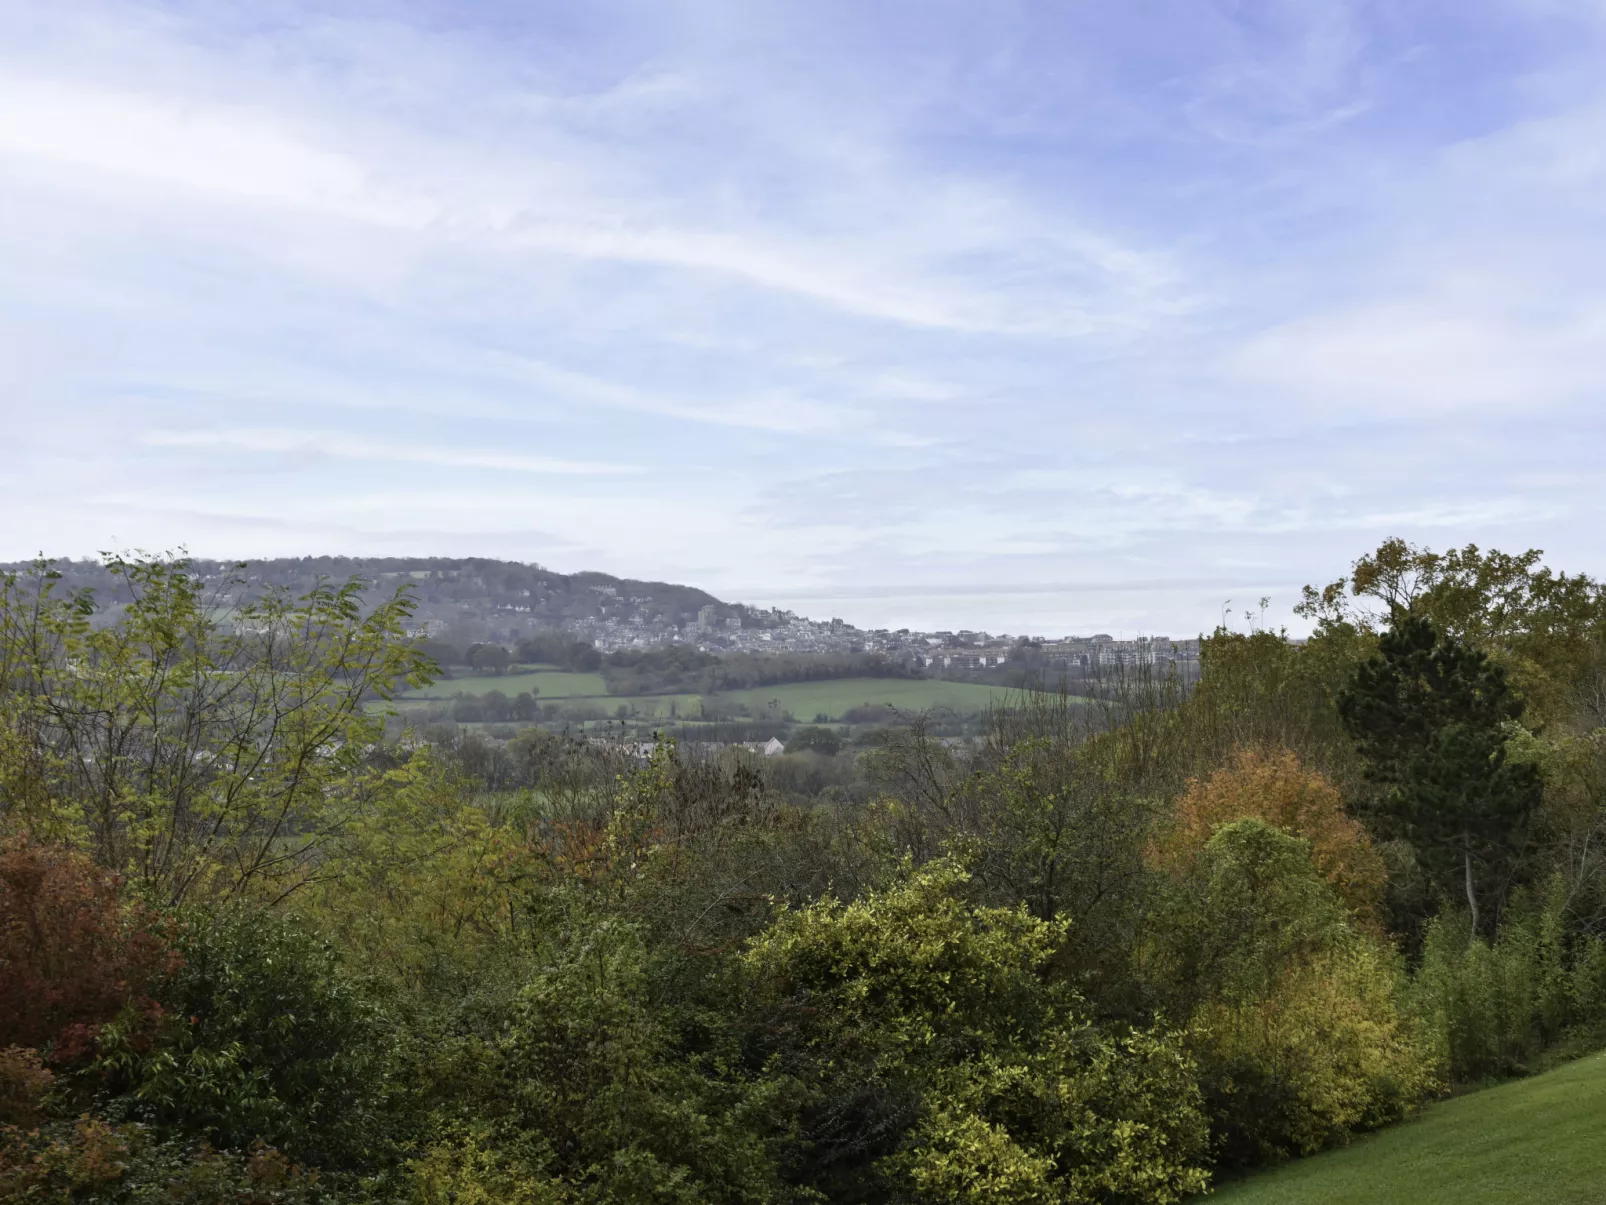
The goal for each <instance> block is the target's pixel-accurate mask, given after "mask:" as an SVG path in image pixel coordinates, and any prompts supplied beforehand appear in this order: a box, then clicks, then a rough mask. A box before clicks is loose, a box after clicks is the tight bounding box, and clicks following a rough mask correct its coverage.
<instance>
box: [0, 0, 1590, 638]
mask: <svg viewBox="0 0 1606 1205" xmlns="http://www.w3.org/2000/svg"><path fill="white" fill-rule="evenodd" d="M1603 61H1606V3H1602V2H1601V0H1587V2H1586V0H1577V2H1568V0H1488V2H1480V0H1461V2H1450V0H1444V2H1435V0H1423V2H1421V3H1409V2H1404V0H1401V2H1379V3H1341V2H1337V0H1289V2H1286V3H1280V2H1273V0H1266V2H1262V3H1250V2H1244V3H1228V2H1225V0H1175V2H1170V0H1152V2H1145V3H1139V4H1108V3H1079V2H1075V0H1040V2H1037V3H1024V2H1021V3H1006V2H989V0H967V2H964V3H944V2H942V0H910V2H907V3H905V2H903V0H877V2H876V3H873V4H865V3H863V2H862V0H853V2H836V0H806V2H797V3H768V2H765V0H723V2H719V3H715V2H712V0H703V2H691V3H676V2H675V0H639V2H615V0H585V2H584V3H576V2H572V0H571V2H570V3H562V4H559V3H528V2H526V3H512V2H507V3H456V4H444V3H440V4H422V3H416V4H388V3H380V2H377V0H376V2H373V3H353V4H338V5H337V4H323V5H302V4H294V3H250V2H246V0H230V2H227V3H215V4H213V3H173V4H150V3H146V4H133V3H116V2H112V3H101V2H99V0H72V2H71V3H62V4H43V3H39V2H38V0H0V404H3V408H4V424H5V430H6V433H7V443H8V444H9V446H10V453H11V454H10V455H9V456H7V457H6V458H5V461H4V464H3V465H0V514H3V516H4V520H5V521H4V523H3V524H0V557H22V556H27V555H31V554H33V553H35V552H37V551H40V550H43V551H46V552H48V553H51V554H55V555H73V556H82V555H86V554H89V553H93V552H95V551H97V550H101V549H110V548H127V547H143V548H148V549H165V548H173V547H177V546H179V545H184V546H187V547H188V548H189V549H190V550H192V551H193V552H195V553H197V554H200V555H219V556H221V555H235V556H246V557H250V556H266V555H286V554H301V553H308V552H348V553H375V554H403V553H417V554H439V555H468V554H472V555H486V556H500V557H508V558H514V559H519V560H539V561H540V562H542V563H544V564H547V565H550V566H552V567H554V568H558V569H562V570H566V571H572V570H575V569H582V568H588V569H601V570H604V571H607V572H613V573H619V574H626V575H630V576H640V577H661V578H667V579H671V580H677V581H686V582H691V583H695V584H697V585H701V586H704V587H706V588H708V589H710V590H713V591H714V592H716V593H718V594H720V595H722V596H724V597H729V598H737V599H742V600H746V601H751V602H756V603H763V604H771V603H776V604H781V605H787V606H792V607H796V608H798V609H800V610H802V611H804V612H805V613H808V614H814V615H821V616H824V615H828V614H839V615H843V616H845V617H846V618H849V619H850V620H853V621H856V622H860V623H864V624H871V625H880V624H893V625H903V624H911V625H915V626H923V627H958V626H985V627H988V628H990V629H992V630H994V631H1010V632H1046V633H1058V632H1072V631H1088V630H1095V629H1096V630H1106V631H1112V632H1126V633H1129V634H1132V633H1138V632H1149V633H1168V634H1172V635H1180V634H1184V633H1187V632H1192V631H1197V630H1199V629H1200V628H1208V627H1210V626H1212V625H1213V624H1214V623H1215V622H1216V621H1217V620H1218V619H1219V617H1220V614H1221V610H1222V607H1223V604H1224V603H1225V602H1226V600H1228V599H1231V600H1232V604H1231V609H1232V611H1234V612H1239V611H1241V610H1242V609H1243V608H1244V607H1245V606H1248V605H1254V604H1255V603H1256V600H1258V599H1259V598H1260V597H1262V596H1270V598H1271V600H1272V601H1271V607H1270V609H1269V612H1268V618H1269V619H1271V620H1273V621H1281V620H1283V619H1286V618H1288V615H1287V612H1288V607H1289V606H1290V605H1291V604H1292V602H1293V601H1294V599H1295V595H1296V592H1297V588H1298V586H1299V585H1300V584H1302V583H1304V582H1307V581H1326V580H1328V579H1330V578H1332V577H1334V576H1336V575H1337V574H1338V573H1340V572H1341V571H1342V570H1343V569H1344V567H1345V566H1346V564H1347V563H1348V562H1349V561H1350V560H1351V559H1353V557H1354V556H1356V555H1357V554H1359V553H1361V552H1363V551H1365V550H1367V549H1369V548H1371V547H1373V546H1375V545H1376V543H1377V542H1378V541H1379V540H1380V539H1382V538H1383V537H1385V536H1388V535H1394V534H1399V535H1403V536H1406V537H1407V538H1410V539H1413V540H1416V541H1419V542H1423V543H1427V544H1431V545H1433V546H1435V547H1443V546H1445V545H1449V544H1461V543H1465V542H1467V541H1475V542H1477V543H1479V544H1481V545H1486V546H1496V547H1503V548H1513V549H1515V548H1518V547H1527V546H1531V545H1532V546H1539V547H1543V548H1545V549H1546V550H1547V552H1548V559H1549V560H1550V561H1551V563H1553V564H1555V565H1557V566H1559V567H1562V568H1568V569H1575V570H1584V571H1591V572H1597V573H1598V572H1600V571H1601V570H1602V569H1603V568H1606V566H1603V565H1602V560H1603V554H1606V522H1603V520H1606V501H1603V491H1602V489H1601V485H1602V481H1603V478H1606V474H1603V472H1602V450H1603V449H1606V417H1603V413H1606V408H1603V406H1602V396H1603V382H1606V71H1603V70H1602V69H1601V64H1602V62H1603Z"/></svg>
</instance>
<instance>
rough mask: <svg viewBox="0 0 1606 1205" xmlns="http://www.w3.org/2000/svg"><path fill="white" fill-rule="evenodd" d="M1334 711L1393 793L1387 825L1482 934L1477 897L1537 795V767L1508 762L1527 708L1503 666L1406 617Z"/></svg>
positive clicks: (1523, 826)
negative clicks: (1459, 900)
mask: <svg viewBox="0 0 1606 1205" xmlns="http://www.w3.org/2000/svg"><path fill="white" fill-rule="evenodd" d="M1338 710H1339V715H1340V716H1341V717H1342V718H1343V721H1344V725H1345V727H1346V728H1347V729H1348V731H1349V733H1350V735H1351V737H1353V738H1354V739H1355V741H1356V743H1357V745H1358V747H1359V749H1360V752H1361V754H1362V756H1363V757H1365V758H1366V760H1367V762H1368V769H1369V773H1370V775H1371V777H1372V778H1373V779H1374V780H1375V781H1376V782H1378V783H1380V784H1381V785H1383V786H1384V787H1386V788H1387V791H1386V794H1385V796H1384V799H1383V801H1382V804H1381V807H1380V811H1379V814H1380V819H1382V820H1383V821H1384V823H1385V826H1386V827H1387V828H1389V829H1390V830H1391V831H1392V832H1393V833H1394V834H1395V835H1398V836H1402V837H1404V838H1406V839H1407V840H1409V841H1410V842H1411V843H1412V844H1413V845H1414V846H1415V848H1416V850H1417V855H1418V857H1419V858H1420V859H1421V860H1422V863H1423V865H1424V867H1425V868H1426V869H1427V871H1428V872H1429V874H1431V875H1432V876H1433V877H1434V879H1435V880H1436V881H1437V882H1438V883H1439V885H1440V886H1441V887H1443V888H1444V889H1445V890H1446V891H1452V890H1454V888H1455V887H1457V886H1459V887H1460V888H1461V890H1463V891H1464V892H1465V894H1466V900H1467V907H1468V908H1469V909H1470V910H1471V913H1472V924H1473V927H1474V929H1477V928H1479V927H1480V917H1481V916H1482V912H1481V910H1480V908H1479V906H1478V904H1479V898H1480V895H1487V892H1488V888H1489V879H1490V878H1491V877H1492V876H1494V875H1495V874H1497V873H1498V872H1500V871H1501V870H1503V869H1505V868H1508V867H1509V866H1510V864H1511V862H1512V861H1513V859H1514V858H1515V857H1516V855H1517V854H1518V853H1519V852H1520V849H1521V846H1522V844H1523V842H1524V840H1525V835H1526V830H1527V824H1528V820H1529V818H1530V817H1531V816H1532V814H1533V811H1534V809H1535V807H1536V806H1537V805H1538V803H1539V797H1540V792H1541V783H1540V779H1539V775H1538V771H1537V770H1536V769H1535V767H1533V766H1531V765H1526V764H1522V763H1514V762H1511V761H1508V760H1507V758H1506V748H1505V732H1506V730H1505V725H1506V724H1508V723H1510V722H1513V721H1516V720H1518V719H1520V718H1521V716H1522V712H1523V703H1522V700H1521V699H1520V698H1519V697H1518V696H1517V695H1516V694H1514V693H1513V692H1512V690H1511V687H1510V686H1509V684H1508V683H1507V682H1506V675H1505V671H1504V669H1503V668H1502V667H1501V666H1499V665H1497V664H1495V663H1494V662H1492V661H1490V660H1489V658H1488V656H1487V655H1485V654H1484V653H1482V652H1480V651H1478V650H1477V649H1475V648H1473V647H1471V646H1470V645H1468V644H1466V643H1465V642H1463V641H1461V640H1458V639H1456V638H1455V637H1453V636H1448V635H1444V634H1441V633H1440V632H1438V631H1436V630H1435V629H1434V627H1433V625H1432V623H1430V622H1429V621H1428V620H1427V619H1426V618H1424V617H1422V616H1408V617H1406V616H1402V617H1401V618H1399V619H1398V620H1396V622H1395V624H1394V626H1393V627H1392V628H1391V629H1390V630H1389V631H1387V632H1385V633H1384V634H1383V636H1382V638H1381V639H1380V640H1379V642H1378V651H1377V653H1376V655H1374V656H1373V657H1372V658H1371V659H1370V660H1368V661H1366V662H1365V663H1364V664H1362V665H1361V666H1360V667H1359V668H1358V669H1357V670H1356V672H1355V675H1354V676H1353V678H1352V679H1351V680H1350V682H1349V684H1348V686H1347V687H1346V688H1345V689H1344V690H1343V691H1342V692H1341V693H1340V695H1339V699H1338ZM1458 879H1459V880H1460V882H1459V883H1457V882H1456V880H1458Z"/></svg>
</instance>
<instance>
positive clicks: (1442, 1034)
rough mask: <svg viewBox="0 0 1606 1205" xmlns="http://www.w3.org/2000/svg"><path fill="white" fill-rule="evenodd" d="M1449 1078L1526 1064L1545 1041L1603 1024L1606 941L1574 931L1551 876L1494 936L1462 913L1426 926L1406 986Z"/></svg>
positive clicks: (1516, 902) (1506, 1071)
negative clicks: (1486, 934) (1473, 928)
mask: <svg viewBox="0 0 1606 1205" xmlns="http://www.w3.org/2000/svg"><path fill="white" fill-rule="evenodd" d="M1411 999H1412V1004H1413V1006H1414V1008H1415V1009H1416V1011H1417V1012H1418V1014H1419V1015H1421V1016H1422V1018H1423V1019H1424V1021H1425V1022H1426V1023H1427V1024H1428V1025H1429V1026H1431V1028H1432V1030H1433V1032H1434V1035H1435V1038H1436V1040H1437V1041H1438V1043H1439V1046H1440V1048H1441V1050H1442V1052H1443V1055H1444V1058H1445V1060H1446V1062H1447V1065H1448V1068H1449V1073H1450V1075H1451V1077H1452V1078H1453V1079H1455V1080H1458V1081H1463V1082H1465V1081H1474V1080H1478V1079H1481V1078H1485V1077H1489V1076H1501V1075H1513V1074H1520V1073H1522V1072H1524V1071H1528V1070H1531V1069H1532V1068H1533V1065H1534V1062H1535V1060H1536V1059H1538V1058H1539V1056H1540V1055H1541V1054H1542V1053H1543V1052H1544V1051H1545V1050H1546V1049H1547V1048H1549V1047H1551V1046H1554V1045H1556V1044H1557V1043H1559V1042H1563V1041H1565V1040H1567V1039H1569V1038H1570V1037H1572V1036H1573V1035H1590V1034H1594V1033H1596V1032H1597V1031H1598V1030H1599V1029H1600V1028H1601V1027H1602V1026H1603V1025H1606V945H1603V943H1602V941H1601V939H1600V938H1599V937H1596V936H1585V935H1577V934H1572V933H1570V932H1569V930H1568V926H1567V924H1566V898H1565V892H1564V888H1563V885H1562V883H1561V881H1560V880H1559V879H1557V880H1554V881H1552V883H1551V884H1550V885H1549V886H1548V888H1547V889H1546V890H1545V891H1544V892H1543V893H1542V894H1540V895H1537V896H1534V895H1530V894H1528V893H1518V894H1517V896H1516V897H1515V898H1514V899H1513V901H1512V904H1511V906H1510V907H1509V908H1508V909H1507V911H1506V915H1505V918H1504V920H1503V923H1502V924H1501V926H1500V929H1499V932H1498V933H1497V934H1496V936H1495V939H1494V941H1493V942H1489V941H1486V940H1485V939H1484V938H1483V937H1481V936H1477V935H1474V934H1473V933H1472V931H1471V926H1470V925H1469V924H1468V922H1467V921H1466V919H1465V918H1464V917H1463V916H1460V915H1456V914H1450V915H1447V916H1441V917H1439V918H1438V919H1436V920H1434V921H1433V922H1431V923H1430V924H1429V926H1428V929H1427V935H1426V940H1425V941H1424V944H1423V950H1422V961H1421V965H1420V966H1419V968H1418V969H1417V973H1416V975H1415V977H1414V980H1413V983H1412V988H1411Z"/></svg>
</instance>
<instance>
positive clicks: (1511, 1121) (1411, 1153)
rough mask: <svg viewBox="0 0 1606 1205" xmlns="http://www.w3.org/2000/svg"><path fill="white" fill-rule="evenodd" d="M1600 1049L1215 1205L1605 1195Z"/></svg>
mask: <svg viewBox="0 0 1606 1205" xmlns="http://www.w3.org/2000/svg"><path fill="white" fill-rule="evenodd" d="M1603 1133H1606V1054H1596V1055H1592V1056H1591V1057H1589V1058H1586V1059H1580V1060H1579V1061H1578V1062H1575V1063H1570V1064H1568V1065H1567V1066H1565V1067H1561V1068H1558V1069H1557V1070H1555V1071H1550V1072H1546V1073H1545V1074H1543V1075H1536V1076H1534V1077H1533V1078H1531V1079H1525V1080H1518V1081H1516V1082H1515V1083H1509V1084H1502V1085H1501V1086H1499V1087H1497V1088H1487V1089H1484V1090H1483V1091H1481V1092H1473V1093H1470V1094H1468V1095H1466V1096H1461V1097H1457V1098H1456V1099H1454V1100H1449V1101H1445V1102H1444V1103H1442V1104H1438V1105H1434V1106H1432V1107H1430V1108H1429V1109H1428V1110H1427V1111H1426V1112H1425V1113H1423V1115H1422V1116H1421V1117H1420V1118H1418V1119H1417V1120H1415V1121H1412V1122H1407V1123H1406V1124H1403V1125H1399V1126H1395V1127H1393V1128H1392V1129H1388V1130H1384V1131H1382V1132H1381V1133H1378V1134H1374V1135H1371V1136H1369V1137H1366V1138H1362V1139H1360V1140H1358V1141H1357V1142H1356V1143H1355V1144H1354V1145H1353V1146H1349V1147H1345V1148H1343V1149H1342V1150H1336V1151H1330V1152H1328V1153H1326V1154H1322V1155H1314V1156H1312V1157H1310V1158H1308V1159H1299V1160H1296V1161H1294V1162H1292V1163H1287V1164H1284V1165H1283V1166H1282V1167H1279V1168H1276V1169H1274V1170H1272V1171H1268V1172H1264V1173H1262V1174H1260V1175H1257V1176H1253V1177H1251V1178H1249V1179H1247V1180H1243V1181H1240V1182H1238V1183H1235V1184H1228V1185H1224V1186H1223V1187H1222V1188H1221V1189H1220V1190H1219V1191H1217V1192H1216V1193H1214V1194H1213V1197H1212V1199H1213V1200H1215V1201H1217V1202H1219V1203H1220V1205H1293V1203H1294V1202H1298V1203H1299V1205H1363V1203H1364V1205H1391V1203H1393V1202H1398V1203H1399V1205H1407V1203H1409V1205H1441V1203H1442V1205H1495V1203H1496V1202H1500V1203H1502V1205H1505V1203H1507V1202H1513V1201H1544V1202H1546V1205H1575V1203H1576V1205H1585V1203H1586V1202H1587V1203H1591V1205H1595V1203H1598V1202H1601V1201H1606V1142H1602V1141H1601V1136H1602V1134H1603Z"/></svg>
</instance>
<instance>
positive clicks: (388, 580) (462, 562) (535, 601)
mask: <svg viewBox="0 0 1606 1205" xmlns="http://www.w3.org/2000/svg"><path fill="white" fill-rule="evenodd" d="M191 567H192V569H193V570H194V571H195V572H196V573H197V574H199V575H200V576H201V577H202V578H203V579H204V580H206V581H209V582H215V581H221V580H223V579H224V578H225V577H227V576H229V575H230V574H234V573H238V574H239V575H240V576H243V577H244V578H245V579H246V581H247V582H248V583H250V584H252V585H261V586H281V587H285V588H287V589H290V590H293V591H295V592H297V593H300V592H302V591H305V590H307V589H310V588H311V587H312V585H313V584H314V583H315V582H316V581H317V580H318V579H319V578H320V577H322V578H328V579H330V580H333V581H344V580H346V579H347V578H350V577H354V576H355V577H363V578H367V579H369V580H370V581H373V582H374V583H375V584H376V585H378V586H379V587H381V588H386V589H389V588H394V587H396V586H400V585H403V584H409V585H411V586H412V587H413V591H414V595H415V597H416V598H417V600H418V610H417V612H416V619H417V622H418V623H419V625H420V626H422V627H426V628H429V629H431V630H446V629H452V630H455V631H456V632H457V634H458V635H459V636H460V637H461V638H464V639H482V640H494V641H513V640H516V639H518V638H519V636H521V635H524V634H526V633H528V632H530V631H535V630H541V629H567V630H570V631H578V632H591V633H594V632H598V631H601V630H602V629H604V628H606V627H627V628H632V629H637V630H641V631H644V632H656V631H660V630H662V631H668V630H672V629H675V628H679V627H683V626H685V625H687V624H691V623H695V622H696V621H697V619H698V615H699V612H702V611H703V610H704V609H705V608H708V607H712V608H713V612H712V613H711V614H710V618H713V619H719V620H723V619H728V618H737V617H740V616H741V615H742V614H744V613H745V612H746V611H747V608H743V607H738V606H733V605H731V604H728V603H724V602H721V601H720V600H719V599H717V598H715V597H714V596H713V595H712V594H709V593H708V592H707V591H704V590H699V589H697V588H696V587H694V586H680V585H676V584H674V583H672V582H649V581H638V580H636V579H634V578H623V577H612V576H610V575H609V574H606V573H590V572H583V573H570V574H565V573H556V572H554V571H552V570H550V569H546V568H543V567H542V566H540V565H536V564H523V563H520V562H518V561H498V560H490V559H487V558H483V557H348V556H305V557H274V558H270V559H267V560H260V561H251V562H250V563H249V564H248V565H246V566H245V568H244V569H240V568H239V567H238V565H237V563H236V562H232V561H214V560H205V559H201V558H195V559H192V561H191ZM22 568H25V566H22V565H0V571H6V570H18V569H22ZM56 568H57V570H58V571H60V573H61V575H62V583H61V584H62V586H63V587H65V588H67V589H72V590H79V589H85V588H88V589H93V590H95V591H96V592H97V595H98V596H99V597H100V598H101V600H102V601H103V602H106V603H114V602H117V601H119V600H118V599H117V598H116V597H115V590H116V586H117V582H116V580H115V579H114V577H113V576H112V574H111V573H110V572H109V571H108V570H107V569H106V568H105V566H104V565H102V564H101V563H100V562H98V561H94V560H81V561H73V560H62V561H58V562H56ZM610 621H612V622H611V623H610ZM747 622H752V620H751V619H749V620H748V621H747Z"/></svg>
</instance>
